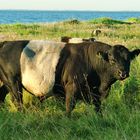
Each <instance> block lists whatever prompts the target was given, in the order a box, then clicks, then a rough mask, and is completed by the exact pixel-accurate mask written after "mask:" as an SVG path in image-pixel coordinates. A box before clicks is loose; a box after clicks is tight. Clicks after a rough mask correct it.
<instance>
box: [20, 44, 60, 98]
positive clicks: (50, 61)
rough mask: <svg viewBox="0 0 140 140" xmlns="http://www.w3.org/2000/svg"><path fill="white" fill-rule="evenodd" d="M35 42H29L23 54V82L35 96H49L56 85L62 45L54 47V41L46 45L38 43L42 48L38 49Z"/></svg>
mask: <svg viewBox="0 0 140 140" xmlns="http://www.w3.org/2000/svg"><path fill="white" fill-rule="evenodd" d="M34 43H36V42H33V43H31V45H30V44H29V45H28V46H27V47H26V48H25V49H24V50H23V52H22V54H21V59H20V63H21V75H22V84H23V86H24V87H25V88H26V89H27V90H28V91H29V92H31V93H32V94H34V95H35V96H47V94H50V93H51V90H52V88H53V86H54V82H55V70H56V66H57V63H58V60H59V57H60V52H61V50H62V47H61V46H58V47H56V48H55V47H54V49H53V48H52V46H51V45H52V43H51V44H49V45H47V44H45V45H47V46H45V47H43V45H44V44H43V45H40V44H38V45H40V48H38V49H36V50H37V51H36V50H35V49H34V48H35V46H34ZM35 45H36V44H35ZM32 46H33V47H32ZM32 49H34V50H32ZM32 51H33V52H32Z"/></svg>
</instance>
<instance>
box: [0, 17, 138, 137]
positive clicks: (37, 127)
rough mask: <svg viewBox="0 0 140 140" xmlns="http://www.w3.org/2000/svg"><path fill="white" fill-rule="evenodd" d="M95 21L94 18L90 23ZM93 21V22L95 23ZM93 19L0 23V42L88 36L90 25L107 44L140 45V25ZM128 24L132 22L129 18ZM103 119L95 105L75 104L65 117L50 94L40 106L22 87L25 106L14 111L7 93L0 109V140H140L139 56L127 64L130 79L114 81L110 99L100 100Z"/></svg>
mask: <svg viewBox="0 0 140 140" xmlns="http://www.w3.org/2000/svg"><path fill="white" fill-rule="evenodd" d="M95 21H96V22H95ZM97 21H98V22H97ZM121 22H123V24H122V23H120V21H119V22H118V21H117V22H116V21H114V20H113V21H112V19H106V18H103V19H102V18H101V19H96V20H92V21H90V22H89V21H87V22H86V21H85V22H81V21H80V22H78V23H73V22H71V20H70V21H68V22H67V21H64V22H60V23H51V24H21V23H17V24H7V25H0V41H4V40H17V39H50V40H55V41H60V37H61V36H71V37H85V38H86V37H91V33H92V31H93V30H95V29H100V30H101V34H100V35H99V36H94V37H95V38H96V39H97V40H100V41H102V42H106V43H108V44H111V45H115V44H123V45H125V46H126V47H128V48H129V49H130V50H133V49H134V48H140V30H139V26H140V24H139V23H137V24H135V22H134V24H124V21H121ZM127 22H131V21H130V19H129V20H128V21H127ZM102 110H103V117H100V116H98V115H97V114H96V113H95V112H94V106H92V105H88V104H85V103H83V102H78V103H77V105H76V108H75V109H74V111H73V112H72V117H71V118H70V119H69V118H67V117H66V116H65V105H64V104H62V102H61V101H56V100H55V99H54V98H50V99H48V100H45V101H44V102H43V103H42V104H41V103H40V102H39V101H38V99H37V98H36V97H34V96H32V95H30V94H29V93H27V92H25V91H24V109H23V111H22V112H17V111H16V108H15V107H14V105H13V104H12V103H11V101H10V96H9V95H8V96H7V97H6V103H5V104H4V105H3V107H1V109H0V139H1V140H25V139H28V140H46V139H47V140H49V139H54V140H56V139H59V140H85V139H87V140H93V139H95V140H118V139H119V140H124V139H125V140H139V138H140V121H139V120H140V56H139V57H137V59H135V60H134V61H133V62H132V65H131V72H130V77H129V78H128V79H126V80H125V81H124V82H120V81H118V82H116V83H115V84H114V85H113V86H112V88H111V91H110V95H109V97H108V98H107V99H106V100H104V101H103V104H102Z"/></svg>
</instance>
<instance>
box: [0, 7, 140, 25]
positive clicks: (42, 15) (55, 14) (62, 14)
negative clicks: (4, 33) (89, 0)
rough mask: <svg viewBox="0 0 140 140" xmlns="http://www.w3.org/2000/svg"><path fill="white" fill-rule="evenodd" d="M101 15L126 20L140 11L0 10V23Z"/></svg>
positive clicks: (91, 17)
mask: <svg viewBox="0 0 140 140" xmlns="http://www.w3.org/2000/svg"><path fill="white" fill-rule="evenodd" d="M99 17H109V18H112V19H116V20H125V19H128V18H130V17H140V12H97V11H30V10H0V24H5V23H6V24H9V23H10V24H11V23H45V22H57V21H63V20H67V19H78V20H89V19H94V18H99Z"/></svg>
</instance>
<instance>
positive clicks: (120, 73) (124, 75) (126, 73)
mask: <svg viewBox="0 0 140 140" xmlns="http://www.w3.org/2000/svg"><path fill="white" fill-rule="evenodd" d="M118 74H119V77H120V80H124V79H126V78H127V77H129V73H128V72H126V71H118Z"/></svg>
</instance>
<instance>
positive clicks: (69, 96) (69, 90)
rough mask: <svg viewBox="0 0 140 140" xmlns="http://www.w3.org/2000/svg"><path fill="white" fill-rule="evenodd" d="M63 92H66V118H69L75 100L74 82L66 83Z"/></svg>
mask: <svg viewBox="0 0 140 140" xmlns="http://www.w3.org/2000/svg"><path fill="white" fill-rule="evenodd" d="M65 92H66V114H67V116H68V117H70V116H71V111H72V110H73V109H74V107H75V103H76V101H75V99H74V94H75V92H76V86H75V83H74V82H71V83H67V84H66V86H65Z"/></svg>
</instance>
